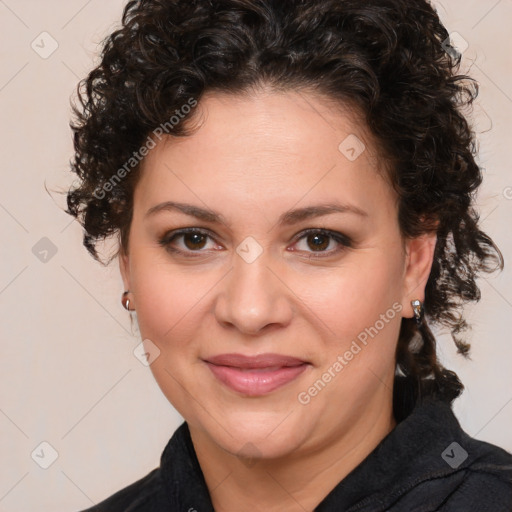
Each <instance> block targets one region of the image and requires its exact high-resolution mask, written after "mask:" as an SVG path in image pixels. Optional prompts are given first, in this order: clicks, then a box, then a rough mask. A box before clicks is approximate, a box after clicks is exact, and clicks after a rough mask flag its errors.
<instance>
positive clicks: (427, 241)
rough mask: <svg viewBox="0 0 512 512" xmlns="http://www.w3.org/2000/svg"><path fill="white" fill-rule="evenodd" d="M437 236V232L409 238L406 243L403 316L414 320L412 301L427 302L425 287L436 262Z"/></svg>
mask: <svg viewBox="0 0 512 512" xmlns="http://www.w3.org/2000/svg"><path fill="white" fill-rule="evenodd" d="M436 242H437V234H436V232H435V231H433V232H431V233H425V234H423V235H421V236H419V237H416V238H408V239H406V242H405V252H406V257H405V274H404V281H403V296H402V305H403V316H404V317H405V318H412V317H413V316H414V312H413V309H412V306H411V301H412V300H414V299H419V300H421V301H422V302H423V301H424V300H425V287H426V285H427V281H428V278H429V276H430V269H431V268H432V263H433V261H434V251H435V248H436Z"/></svg>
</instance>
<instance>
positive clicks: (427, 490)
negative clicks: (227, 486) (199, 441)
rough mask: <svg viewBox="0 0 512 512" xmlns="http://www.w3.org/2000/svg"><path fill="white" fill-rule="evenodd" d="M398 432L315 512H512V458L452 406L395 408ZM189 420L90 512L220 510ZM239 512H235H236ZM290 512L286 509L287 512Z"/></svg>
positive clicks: (425, 402) (426, 402)
mask: <svg viewBox="0 0 512 512" xmlns="http://www.w3.org/2000/svg"><path fill="white" fill-rule="evenodd" d="M394 410H395V418H396V420H397V422H399V423H398V424H397V425H396V427H395V428H394V429H393V430H392V431H391V432H390V433H389V434H388V435H387V436H386V437H385V438H384V439H383V440H382V441H381V442H380V443H379V445H378V446H377V447H376V448H375V449H374V450H373V451H372V452H371V453H370V454H369V455H368V456H367V457H366V458H365V459H364V460H363V461H362V462H361V463H360V464H359V465H358V466H357V467H356V468H354V469H353V470H352V471H351V472H350V473H349V474H348V475H347V476H346V477H345V478H344V479H343V480H341V482H339V483H338V484H337V485H336V487H335V488H334V489H332V491H331V492H330V493H329V494H328V495H327V496H326V497H325V498H324V499H323V501H322V502H321V503H320V504H319V505H318V506H317V508H316V509H315V511H316V512H343V511H345V512H385V511H390V512H434V511H442V512H473V511H474V512H511V511H512V455H511V454H510V453H509V452H507V451H505V450H503V449H502V448H499V447H497V446H494V445H492V444H489V443H486V442H483V441H478V440H476V439H474V438H472V437H470V436H469V435H468V434H466V433H465V432H464V431H463V430H462V429H461V426H460V424H459V422H458V421H457V419H456V417H455V416H454V414H453V412H452V409H451V406H450V404H449V403H448V402H445V401H442V400H439V399H434V398H424V399H422V400H421V401H418V402H416V403H415V404H414V405H413V406H412V407H411V410H405V411H404V410H399V409H397V404H396V403H394ZM213 510H214V509H213V506H212V503H211V500H210V496H209V493H208V488H207V486H206V483H205V480H204V477H203V474H202V471H201V468H200V466H199V462H198V460H197V457H196V453H195V451H194V446H193V444H192V440H191V437H190V432H189V429H188V425H187V423H186V422H184V423H182V425H181V426H180V427H179V428H178V429H177V430H176V432H175V433H174V435H173V436H172V438H171V439H170V441H169V443H168V444H167V446H166V447H165V449H164V452H163V454H162V457H161V461H160V467H158V468H156V469H154V470H153V471H151V472H150V473H149V474H147V475H146V476H145V477H144V478H142V479H140V480H138V481H137V482H135V483H133V484H132V485H130V486H128V487H126V488H124V489H122V490H120V491H119V492H117V493H116V494H114V495H113V496H111V497H110V498H108V499H106V500H105V501H103V502H101V503H99V504H98V505H96V506H94V507H92V508H89V509H87V510H86V511H83V512H164V511H165V512H213ZM233 512H235V511H233ZM283 512H285V511H283Z"/></svg>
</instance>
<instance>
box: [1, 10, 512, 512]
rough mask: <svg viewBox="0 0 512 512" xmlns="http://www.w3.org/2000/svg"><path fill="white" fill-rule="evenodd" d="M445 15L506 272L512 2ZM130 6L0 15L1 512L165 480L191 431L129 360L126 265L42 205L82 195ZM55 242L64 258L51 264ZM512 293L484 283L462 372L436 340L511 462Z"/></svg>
mask: <svg viewBox="0 0 512 512" xmlns="http://www.w3.org/2000/svg"><path fill="white" fill-rule="evenodd" d="M436 4H437V5H438V6H439V9H440V14H441V16H442V18H443V20H444V21H445V23H446V25H447V26H448V28H449V30H450V31H452V32H458V33H459V34H460V35H461V36H462V37H463V38H464V39H465V40H466V41H467V42H468V44H469V47H468V49H467V50H466V51H465V53H464V65H465V66H466V67H471V73H472V74H473V76H475V78H477V79H478V80H479V81H480V83H481V94H480V100H479V103H478V106H477V109H476V111H475V118H476V122H477V124H478V126H477V131H478V132H483V133H481V135H480V147H481V163H482V165H483V166H484V167H485V169H486V170H485V185H484V186H483V188H482V190H481V192H480V195H479V207H480V210H481V212H482V219H483V226H484V228H485V229H486V230H487V231H488V232H489V233H490V234H491V236H492V237H493V238H494V239H495V240H496V242H497V243H498V245H500V247H501V248H502V250H503V253H504V255H505V259H506V262H508V260H510V259H511V258H512V241H511V237H510V227H511V226H510V221H511V214H512V176H511V174H510V156H509V154H510V149H511V137H510V130H511V127H510V122H511V120H512V85H511V78H512V75H511V71H510V70H511V69H512V61H511V54H512V52H511V51H510V50H511V48H510V46H511V44H510V43H511V38H510V23H509V22H510V19H512V1H511V0H500V1H496V0H492V1H491V0H489V1H488V0H472V1H468V0H443V5H441V3H440V2H437V3H436ZM123 5H124V1H121V0H109V1H108V2H107V1H104V0H89V1H85V0H68V1H66V2H63V1H60V2H58V1H56V0H46V1H41V0H0V40H1V45H0V54H1V63H2V65H1V67H0V112H1V120H2V122H1V133H0V144H1V155H2V160H1V166H2V170H1V176H2V182H1V183H2V186H1V188H0V222H1V243H0V254H1V262H2V264H1V267H0V314H1V320H0V337H1V358H0V375H1V386H0V449H1V452H0V453H1V456H0V511H1V512H20V511H25V512H29V511H30V512H32V511H35V510H37V511H39V512H46V511H48V512H50V511H51V512H57V511H69V512H71V511H77V510H81V509H83V508H86V507H88V506H91V505H92V504H93V503H97V502H98V501H100V500H102V499H104V498H105V497H107V496H108V495H110V494H112V493H113V492H114V491H117V490H118V489H120V488H122V487H124V486H126V485H128V484H129V483H132V482H133V481H135V480H137V479H138V478H140V477H142V476H144V475H145V474H146V473H147V472H149V471H150V470H151V469H153V468H154V467H156V466H157V465H158V463H159V457H160V454H161V451H162V450H163V448H164V446H165V444H166V443H167V441H168V439H169V437H170V436H171V434H172V433H173V431H174V430H175V429H176V427H177V426H178V425H179V424H180V423H181V418H180V416H179V415H178V414H177V413H176V412H175V411H174V410H173V409H172V407H171V406H170V405H169V404H168V402H167V401H166V400H165V398H164V397H163V395H162V394H161V392H160V390H159V388H158V387H157V385H156V384H155V383H154V381H153V378H152V376H151V373H150V371H149V369H148V368H146V367H145V366H143V365H142V364H141V363H140V362H139V361H138V360H137V359H136V358H135V357H134V355H133V353H132V351H133V349H134V347H135V346H136V345H137V344H138V342H139V341H140V340H139V338H138V333H137V331H136V327H134V329H133V330H132V328H131V326H130V321H129V317H128V313H126V312H125V311H124V310H123V309H122V306H121V304H120V295H121V292H122V284H121V279H120V277H119V273H118V268H117V261H115V262H114V263H113V264H112V265H111V266H110V267H109V268H102V267H101V266H100V265H99V264H97V263H96V262H94V261H93V260H92V258H91V257H90V256H89V255H88V254H87V253H86V250H85V248H83V247H82V245H81V244H82V239H81V228H80V226H79V225H78V224H77V223H75V222H71V217H69V216H68V215H66V214H65V213H63V211H62V210H63V208H64V205H65V196H64V195H62V194H59V193H57V192H52V194H51V195H50V194H48V193H47V192H46V190H45V185H46V186H47V187H48V189H49V190H50V191H58V190H61V191H65V190H66V187H67V186H68V185H69V184H70V183H71V181H72V176H71V175H70V173H69V172H68V160H69V159H70V158H71V155H72V145H71V132H70V130H69V128H68V122H69V115H70V112H69V98H70V96H71V95H72V93H73V91H74V87H75V84H76V83H77V81H78V79H79V78H81V77H83V76H85V74H86V72H87V71H88V70H89V69H90V68H91V66H92V64H93V63H94V62H97V57H96V52H97V44H98V43H99V42H100V40H101V39H102V38H103V37H104V36H106V35H107V34H108V32H109V31H111V30H112V29H113V28H114V27H115V26H116V25H117V22H118V20H119V18H120V15H121V9H122V6H123ZM44 31H46V32H48V33H49V34H50V36H51V38H53V39H54V40H55V41H56V42H57V44H58V48H57V49H56V51H55V52H54V53H53V54H52V55H50V56H49V57H48V58H46V59H44V58H42V57H41V56H40V53H42V52H44V51H46V52H48V51H49V50H50V49H51V44H52V40H51V39H50V36H47V35H43V36H40V34H41V33H42V32H44ZM41 39H43V42H41ZM33 41H35V43H34V46H35V48H37V50H38V51H39V53H36V51H35V50H34V49H32V47H31V43H32V42H33ZM43 43H44V48H43ZM53 44H55V43H53ZM36 45H39V46H36ZM44 237H46V238H47V239H49V240H50V241H51V247H54V251H55V250H56V253H55V254H54V255H52V252H51V251H50V252H49V253H48V255H47V256H46V257H47V261H46V262H43V261H41V260H40V258H41V257H42V256H43V255H44V253H42V252H41V251H42V250H44V249H48V248H49V247H50V242H48V240H43V241H41V239H43V238H44ZM36 244H39V245H36ZM34 246H35V247H36V249H33V248H34ZM38 251H39V257H37V253H38ZM34 252H35V253H36V254H34ZM511 285H512V272H511V270H510V266H508V265H506V268H505V271H504V272H503V273H501V274H499V275H497V276H493V277H491V278H488V279H486V280H482V281H481V289H482V295H483V298H482V300H481V302H480V303H479V304H478V305H476V306H475V307H472V308H471V310H470V311H468V318H469V320H470V321H472V323H473V331H472V335H471V341H473V361H472V362H471V361H464V360H462V359H461V357H457V356H455V354H454V349H453V346H452V343H451V340H450V339H449V338H448V337H447V336H446V335H442V334H441V336H440V353H441V355H442V357H443V359H444V361H445V362H446V364H447V365H449V366H450V367H451V368H453V369H455V370H456V371H457V372H458V374H459V376H460V377H461V379H462V380H463V382H464V383H465V385H466V391H465V392H464V395H463V396H462V397H461V398H460V399H459V400H458V401H457V402H456V404H455V412H456V414H457V416H458V418H459V419H460V421H461V424H462V426H463V428H464V429H465V430H466V431H467V432H468V433H469V434H470V435H473V436H475V437H477V438H479V439H483V440H486V441H490V442H493V443H495V444H498V445H500V446H503V447H504V448H506V449H508V450H512V437H511V435H510V425H511V424H512V386H511V381H512V378H511V368H512V344H511V340H510V328H511V320H510V319H511V317H512V291H511V290H512V286H511ZM134 325H135V323H134ZM41 442H47V443H49V444H50V445H51V446H52V447H53V448H54V449H55V450H56V452H57V453H58V457H57V459H56V460H55V462H54V463H53V464H52V465H51V466H50V467H49V468H48V469H46V470H45V469H42V468H41V467H40V466H39V465H38V464H37V463H36V462H35V461H34V460H33V458H31V453H33V452H34V450H36V451H35V454H34V459H36V460H37V461H38V462H39V463H40V464H41V463H44V462H45V461H46V462H49V461H50V459H49V457H50V456H51V449H50V448H48V447H47V446H46V445H42V446H40V443H41Z"/></svg>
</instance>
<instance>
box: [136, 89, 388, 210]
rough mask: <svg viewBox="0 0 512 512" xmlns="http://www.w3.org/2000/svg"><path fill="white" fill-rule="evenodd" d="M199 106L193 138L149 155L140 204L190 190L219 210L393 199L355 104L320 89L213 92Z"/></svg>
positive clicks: (175, 140) (170, 140)
mask: <svg viewBox="0 0 512 512" xmlns="http://www.w3.org/2000/svg"><path fill="white" fill-rule="evenodd" d="M196 108H197V110H196V112H195V116H194V118H193V120H192V121H193V122H192V125H193V126H195V127H196V129H195V130H194V131H193V132H192V134H191V135H190V136H187V137H172V136H168V137H166V138H164V139H162V141H160V142H159V143H158V144H157V145H156V147H155V148H154V149H153V150H151V151H150V152H149V154H148V155H147V156H146V158H145V161H144V162H143V165H142V169H141V173H142V174H141V178H140V180H139V183H138V185H137V189H136V191H135V196H136V201H135V202H136V203H140V204H139V206H141V207H145V208H146V209H147V208H149V207H151V206H153V205H154V204H155V203H156V202H158V201H166V200H170V199H176V198H177V197H183V196H184V195H185V196H187V198H188V199H194V200H195V201H196V202H197V200H198V199H199V200H201V198H204V199H206V198H208V201H209V202H210V203H211V202H214V203H216V206H217V207H219V208H222V207H223V208H228V207H229V206H230V204H233V205H237V206H238V207H242V208H244V207H249V205H253V206H256V207H258V208H261V206H262V205H266V206H267V207H269V208H271V206H272V204H273V203H275V202H278V203H279V204H280V205H281V206H285V207H286V206H287V207H289V206H291V205H292V204H295V203H297V202H298V201H308V200H312V201H313V200H318V199H320V198H322V199H328V200H336V199H339V200H345V202H348V200H351V201H352V203H353V204H356V205H357V206H361V205H362V204H363V203H374V202H375V200H376V198H377V196H379V197H381V198H385V197H386V196H389V197H388V199H392V192H391V188H390V187H389V185H388V184H387V182H386V181H385V179H384V178H383V176H385V172H384V170H383V168H382V167H383V166H382V165H381V163H382V160H381V159H380V158H379V155H378V154H377V151H376V149H375V147H374V144H373V143H372V138H371V137H370V135H369V133H368V131H367V129H366V127H365V125H364V124H363V123H362V122H361V120H360V119H359V117H358V116H357V113H356V112H355V111H354V110H351V109H349V108H348V107H343V106H342V105H335V104H334V102H328V101H326V100H325V99H324V98H322V97H318V96H315V95H312V94H305V93H297V92H287V93H282V92H281V93H276V92H268V91H263V92H259V93H255V94H251V95H244V96H234V95H227V94H219V93H209V94H207V95H205V96H204V97H203V98H202V99H201V101H200V103H199V105H198V106H197V107H196ZM171 196H172V197H171ZM327 196H328V197H327ZM212 207H213V205H212Z"/></svg>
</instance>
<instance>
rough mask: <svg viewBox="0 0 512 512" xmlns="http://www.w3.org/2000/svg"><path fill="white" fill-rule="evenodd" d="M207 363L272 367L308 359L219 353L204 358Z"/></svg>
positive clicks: (243, 366) (296, 363)
mask: <svg viewBox="0 0 512 512" xmlns="http://www.w3.org/2000/svg"><path fill="white" fill-rule="evenodd" d="M204 360H205V361H206V362H207V363H211V364H215V365H217V366H232V367H234V368H270V367H276V366H277V367H282V366H299V365H301V364H305V363H306V362H307V361H303V360H302V359H298V358H296V357H291V356H285V355H281V354H258V355H255V356H246V355H243V354H219V355H216V356H211V357H208V358H207V359H204Z"/></svg>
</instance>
